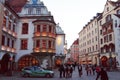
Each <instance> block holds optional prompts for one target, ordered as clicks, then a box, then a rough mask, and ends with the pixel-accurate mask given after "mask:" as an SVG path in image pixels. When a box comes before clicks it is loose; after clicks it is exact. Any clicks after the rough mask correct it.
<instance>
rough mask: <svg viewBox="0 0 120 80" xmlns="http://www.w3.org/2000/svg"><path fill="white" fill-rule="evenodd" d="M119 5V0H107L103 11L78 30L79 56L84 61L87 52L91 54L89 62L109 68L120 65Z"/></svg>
mask: <svg viewBox="0 0 120 80" xmlns="http://www.w3.org/2000/svg"><path fill="white" fill-rule="evenodd" d="M119 5H120V1H119V0H118V1H116V2H115V1H111V0H107V1H106V4H105V6H104V10H103V12H102V13H99V15H97V16H96V17H94V18H93V19H92V20H91V21H90V22H89V23H88V24H87V25H86V26H85V27H84V28H83V30H81V31H80V32H79V45H80V49H79V50H80V54H81V56H80V57H81V59H83V58H85V62H87V55H88V54H89V55H92V58H91V63H90V64H97V65H101V66H103V67H106V68H109V69H114V68H116V67H118V68H119V67H120V46H119V44H120V40H119V38H120V37H119V33H120V31H119V29H120V27H119V25H120V22H119V21H120V7H119ZM92 29H93V30H92ZM88 30H89V31H90V32H89V31H88ZM94 35H95V36H94ZM92 37H94V38H92ZM95 42H96V43H95ZM88 46H89V47H88ZM93 52H94V53H93ZM86 64H87V63H86Z"/></svg>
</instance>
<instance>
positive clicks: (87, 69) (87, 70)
mask: <svg viewBox="0 0 120 80" xmlns="http://www.w3.org/2000/svg"><path fill="white" fill-rule="evenodd" d="M85 70H86V74H87V76H88V72H89V66H88V65H86V66H85Z"/></svg>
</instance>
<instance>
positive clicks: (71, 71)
mask: <svg viewBox="0 0 120 80" xmlns="http://www.w3.org/2000/svg"><path fill="white" fill-rule="evenodd" d="M72 73H73V67H72V65H71V66H70V77H72Z"/></svg>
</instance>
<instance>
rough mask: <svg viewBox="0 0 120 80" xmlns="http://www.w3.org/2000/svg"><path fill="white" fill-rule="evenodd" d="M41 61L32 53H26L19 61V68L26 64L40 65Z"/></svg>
mask: <svg viewBox="0 0 120 80" xmlns="http://www.w3.org/2000/svg"><path fill="white" fill-rule="evenodd" d="M38 65H39V61H38V60H37V59H36V58H35V57H34V56H32V55H25V56H23V57H21V58H20V60H19V61H18V69H19V70H21V69H22V68H23V67H26V66H38Z"/></svg>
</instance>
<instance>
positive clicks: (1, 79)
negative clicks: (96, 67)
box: [0, 68, 120, 80]
mask: <svg viewBox="0 0 120 80" xmlns="http://www.w3.org/2000/svg"><path fill="white" fill-rule="evenodd" d="M108 76H109V80H120V72H118V71H117V72H115V71H114V72H108ZM95 77H96V75H88V76H86V72H85V70H83V75H82V77H79V76H78V72H77V68H76V70H75V71H74V72H73V77H72V78H59V72H58V71H57V70H55V77H54V78H23V77H21V76H20V75H19V73H16V74H14V76H12V77H6V76H2V75H0V80H95Z"/></svg>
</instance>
